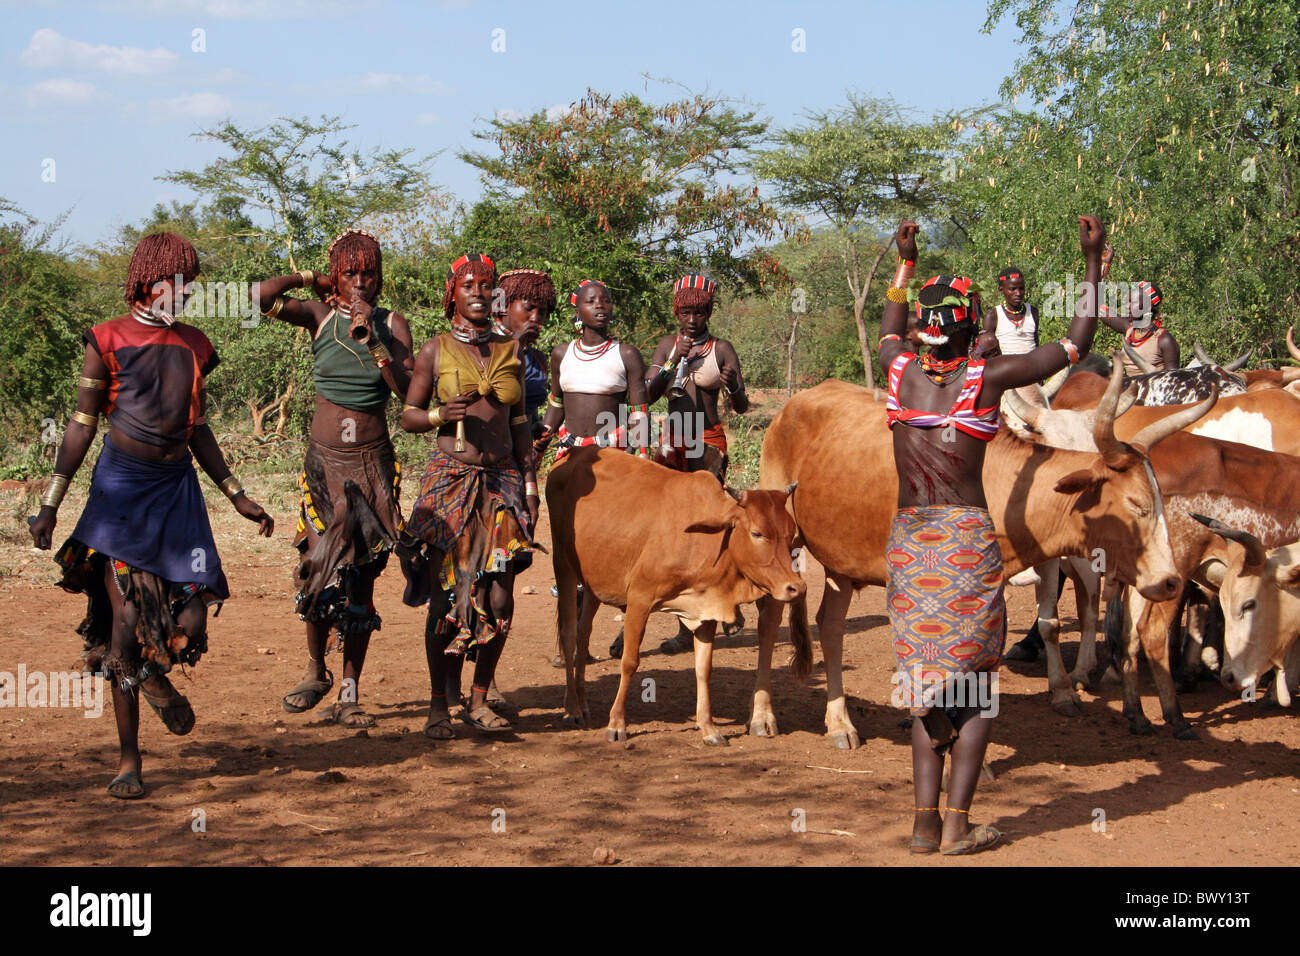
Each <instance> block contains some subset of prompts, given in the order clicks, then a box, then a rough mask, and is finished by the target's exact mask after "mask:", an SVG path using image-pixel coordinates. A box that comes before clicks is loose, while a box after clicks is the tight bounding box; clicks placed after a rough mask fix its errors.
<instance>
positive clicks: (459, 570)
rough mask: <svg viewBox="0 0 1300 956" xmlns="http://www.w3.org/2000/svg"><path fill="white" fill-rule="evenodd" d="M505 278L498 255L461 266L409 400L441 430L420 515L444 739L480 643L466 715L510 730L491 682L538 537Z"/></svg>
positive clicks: (409, 415)
mask: <svg viewBox="0 0 1300 956" xmlns="http://www.w3.org/2000/svg"><path fill="white" fill-rule="evenodd" d="M495 286H496V268H495V266H494V265H493V263H492V260H491V259H489V258H488V257H487V256H482V255H477V254H476V255H469V256H462V257H461V258H459V259H457V260H456V262H455V263H453V264H452V267H451V271H450V272H449V273H448V275H447V282H446V294H445V296H444V298H443V307H444V311H445V313H446V316H447V318H448V319H449V320H450V323H451V331H450V332H447V333H444V334H443V335H439V336H437V337H436V338H432V339H430V340H429V341H427V342H425V343H424V345H422V346H421V347H420V352H419V354H418V355H417V356H416V360H415V372H414V374H413V375H412V376H411V387H410V389H409V390H408V392H407V395H406V399H407V404H406V406H405V407H404V408H403V410H402V427H403V428H404V429H406V430H407V431H408V432H417V433H419V432H429V431H433V432H436V439H437V440H436V443H435V445H434V447H433V451H432V454H431V455H430V457H429V465H428V467H427V469H426V470H425V473H424V476H423V477H422V478H421V479H420V486H419V495H418V497H417V498H416V501H415V504H414V505H412V506H411V522H410V529H411V533H412V534H414V535H415V536H416V537H417V538H420V539H421V540H422V541H423V542H424V543H425V545H426V546H427V547H428V550H429V560H428V575H429V584H428V586H429V591H430V598H429V614H428V620H427V623H426V625H425V633H424V649H425V655H426V657H427V658H428V661H429V682H430V685H431V687H430V697H431V699H430V701H429V718H428V720H427V721H426V722H425V726H424V733H425V736H427V737H430V738H432V739H434V740H448V739H450V738H452V737H454V736H455V731H454V730H453V729H452V726H451V711H450V704H451V703H452V702H453V701H454V700H455V699H459V697H460V670H461V663H462V655H463V654H464V653H465V651H466V650H467V649H468V648H470V647H471V646H476V647H477V648H478V650H477V660H476V661H475V664H474V681H473V684H472V687H471V690H470V700H469V703H468V704H467V705H466V706H465V707H464V709H463V710H462V711H461V718H462V719H463V720H464V721H465V722H466V723H468V724H470V725H471V726H472V727H474V728H476V729H478V730H482V731H489V732H497V731H505V730H509V729H510V722H509V721H507V720H506V719H505V718H504V717H502V716H501V715H500V714H498V713H496V712H495V711H493V710H492V708H491V707H490V706H489V705H488V691H489V689H490V688H491V686H492V681H493V678H494V676H495V674H496V667H497V661H498V660H499V659H500V657H501V649H502V645H504V644H505V641H506V638H507V637H508V636H509V634H510V623H511V618H512V617H513V615H514V593H513V592H514V564H513V562H514V560H515V558H516V557H517V556H519V555H520V554H522V553H524V552H525V551H527V550H529V549H530V548H531V547H532V540H533V532H534V529H535V528H536V527H537V509H538V505H539V504H540V501H541V499H540V498H539V497H538V493H537V470H536V467H535V466H534V463H533V452H532V433H531V431H530V429H529V425H528V415H527V413H526V412H525V411H524V408H525V405H524V366H523V360H522V359H521V357H520V345H519V343H518V342H517V341H515V340H514V339H512V338H509V337H506V336H502V335H494V334H493V330H492V318H491V312H490V309H491V300H492V293H493V289H494V288H495ZM507 311H508V310H507ZM453 596H454V598H455V600H454V602H453V600H452V598H453ZM408 603H409V602H408Z"/></svg>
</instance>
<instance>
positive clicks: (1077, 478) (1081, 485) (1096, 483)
mask: <svg viewBox="0 0 1300 956" xmlns="http://www.w3.org/2000/svg"><path fill="white" fill-rule="evenodd" d="M1105 480H1106V479H1105V477H1103V476H1102V475H1099V474H1097V473H1096V472H1095V471H1093V470H1091V469H1090V468H1080V469H1079V470H1078V471H1072V472H1070V473H1069V474H1068V475H1065V476H1064V477H1062V478H1061V479H1060V480H1059V481H1058V482H1057V483H1056V490H1057V491H1059V492H1060V493H1061V494H1063V495H1075V494H1079V493H1080V492H1084V491H1090V490H1092V489H1095V488H1098V487H1100V485H1101V483H1102V482H1103V481H1105Z"/></svg>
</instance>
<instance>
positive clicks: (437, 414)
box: [429, 405, 447, 428]
mask: <svg viewBox="0 0 1300 956" xmlns="http://www.w3.org/2000/svg"><path fill="white" fill-rule="evenodd" d="M429 424H430V425H432V426H433V427H434V428H441V427H442V426H443V425H445V424H447V420H446V419H445V418H443V417H442V406H441V405H440V406H438V407H437V408H431V409H429Z"/></svg>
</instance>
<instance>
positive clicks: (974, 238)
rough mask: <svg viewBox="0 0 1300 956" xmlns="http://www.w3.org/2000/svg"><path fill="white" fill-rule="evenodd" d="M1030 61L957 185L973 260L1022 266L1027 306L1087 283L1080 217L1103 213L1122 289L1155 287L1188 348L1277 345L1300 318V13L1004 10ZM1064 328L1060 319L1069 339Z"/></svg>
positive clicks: (991, 21) (989, 268) (1271, 8)
mask: <svg viewBox="0 0 1300 956" xmlns="http://www.w3.org/2000/svg"><path fill="white" fill-rule="evenodd" d="M1008 16H1013V17H1014V18H1015V21H1016V24H1017V25H1018V27H1019V29H1020V30H1021V31H1022V33H1023V34H1024V43H1025V45H1026V50H1025V55H1024V56H1023V58H1022V59H1021V60H1020V61H1019V62H1018V63H1017V65H1016V68H1015V70H1014V72H1013V73H1012V75H1011V76H1010V77H1008V78H1007V80H1006V81H1005V82H1004V84H1003V87H1002V92H1003V94H1004V96H1005V97H1006V98H1007V100H1009V101H1010V107H1009V108H1006V109H1004V110H1002V111H1001V112H1000V113H999V114H998V115H997V116H996V117H995V119H994V121H993V122H992V123H990V124H989V125H988V126H987V127H986V128H985V129H984V130H982V131H981V132H980V134H979V135H978V136H977V137H976V138H975V139H974V140H973V141H972V147H971V149H970V150H969V151H968V152H967V154H966V155H965V156H964V157H963V160H962V162H961V164H960V169H959V172H960V176H959V179H958V182H959V184H960V185H961V193H962V207H963V209H962V212H961V213H960V215H959V218H960V219H961V221H962V223H963V225H964V227H965V228H966V230H967V231H968V233H969V235H970V239H971V242H970V244H969V246H968V249H967V252H966V261H967V263H968V264H969V268H970V269H972V270H973V272H975V273H978V274H979V275H981V276H992V275H995V274H996V272H997V271H998V270H999V269H1000V268H1002V267H1004V266H1006V265H1008V264H1010V263H1012V262H1015V263H1016V264H1018V265H1019V266H1020V267H1021V268H1022V269H1024V270H1025V271H1026V275H1027V278H1028V281H1029V292H1030V299H1031V301H1041V297H1042V294H1043V292H1042V290H1043V286H1044V284H1045V283H1048V282H1058V283H1064V282H1065V281H1066V277H1067V276H1071V275H1073V276H1078V274H1079V272H1080V260H1081V255H1080V253H1079V249H1078V229H1077V225H1076V221H1075V219H1074V217H1075V216H1076V215H1077V214H1079V213H1085V212H1097V213H1099V214H1101V215H1102V216H1103V218H1104V220H1105V222H1106V225H1107V228H1108V229H1109V230H1110V232H1111V234H1112V240H1113V243H1114V245H1115V247H1116V261H1115V266H1114V269H1113V271H1112V275H1111V278H1112V279H1115V280H1120V281H1123V280H1127V281H1136V280H1139V279H1154V280H1155V281H1157V282H1158V283H1159V284H1160V285H1161V287H1162V290H1163V292H1164V295H1165V301H1164V303H1163V304H1162V308H1163V309H1164V310H1165V311H1166V312H1167V313H1168V316H1169V319H1170V321H1169V322H1167V324H1168V325H1170V326H1171V331H1173V332H1174V334H1175V335H1176V336H1177V337H1178V338H1179V339H1180V341H1181V343H1182V345H1183V349H1184V352H1185V353H1187V352H1189V351H1190V345H1191V342H1192V340H1193V339H1194V338H1199V339H1201V340H1202V341H1203V342H1204V343H1205V344H1206V345H1207V346H1208V347H1210V349H1211V351H1212V352H1218V353H1221V354H1223V355H1228V354H1235V353H1236V352H1237V351H1239V350H1240V348H1242V347H1245V346H1249V345H1256V344H1258V343H1259V342H1260V341H1265V342H1267V341H1268V340H1270V339H1271V340H1272V341H1273V343H1274V349H1273V351H1274V353H1275V354H1280V355H1282V356H1285V354H1286V353H1285V349H1283V348H1281V347H1280V345H1281V339H1282V337H1283V336H1284V335H1285V328H1286V325H1287V324H1289V323H1291V322H1293V321H1295V319H1296V318H1297V313H1300V292H1298V291H1297V290H1298V289H1300V286H1298V285H1297V283H1296V275H1297V274H1298V273H1300V229H1297V225H1296V223H1297V218H1296V217H1297V205H1296V194H1295V186H1296V182H1297V174H1300V169H1298V168H1297V154H1296V150H1297V146H1300V141H1298V140H1300V8H1298V7H1297V6H1296V5H1295V4H1294V3H1293V2H1290V0H1246V2H1240V3H1232V4H1228V3H1224V2H1215V3H1209V2H1198V3H1194V4H1183V3H1171V2H1166V0H1131V2H1127V3H1123V4H1120V3H1113V2H1112V3H1102V4H1100V5H1099V6H1097V7H1094V6H1093V5H1092V4H1080V5H1078V6H1077V7H1075V6H1071V5H1065V6H1062V5H1050V4H1042V3H1038V2H1032V0H993V2H992V3H990V5H989V18H988V24H987V27H988V28H991V27H992V26H993V25H995V24H996V23H998V22H999V21H1000V20H1002V19H1004V18H1006V17H1008ZM1063 327H1064V320H1058V321H1056V322H1053V323H1049V324H1048V328H1047V333H1048V334H1049V335H1051V334H1059V330H1060V329H1062V328H1063Z"/></svg>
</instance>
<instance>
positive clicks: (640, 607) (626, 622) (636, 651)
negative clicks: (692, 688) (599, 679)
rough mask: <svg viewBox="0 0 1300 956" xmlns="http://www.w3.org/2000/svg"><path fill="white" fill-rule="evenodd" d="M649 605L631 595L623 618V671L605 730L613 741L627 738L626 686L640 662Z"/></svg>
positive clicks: (607, 738) (606, 736) (645, 601)
mask: <svg viewBox="0 0 1300 956" xmlns="http://www.w3.org/2000/svg"><path fill="white" fill-rule="evenodd" d="M650 604H651V602H650V601H649V600H641V601H636V600H634V599H633V598H632V596H631V595H629V596H628V605H627V611H626V612H625V613H624V617H623V658H622V661H623V671H622V674H621V675H620V676H619V680H618V693H617V694H616V695H615V696H614V704H613V706H612V707H610V708H609V727H608V728H606V730H605V739H606V740H608V741H609V742H610V743H617V742H619V741H622V740H627V689H628V687H630V686H631V684H632V677H633V676H634V675H635V674H636V669H637V665H639V664H640V663H641V640H642V638H644V637H645V622H646V619H647V618H648V617H649V616H650Z"/></svg>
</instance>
